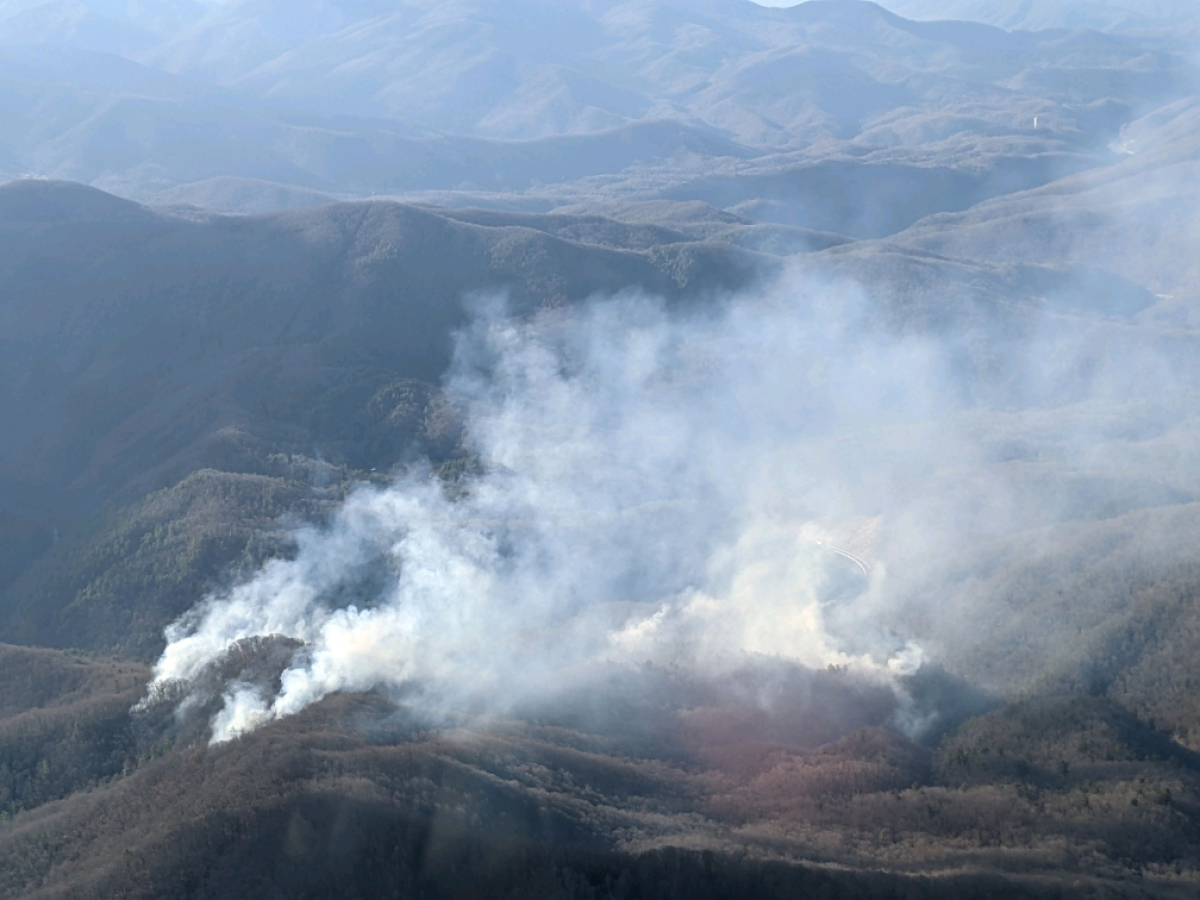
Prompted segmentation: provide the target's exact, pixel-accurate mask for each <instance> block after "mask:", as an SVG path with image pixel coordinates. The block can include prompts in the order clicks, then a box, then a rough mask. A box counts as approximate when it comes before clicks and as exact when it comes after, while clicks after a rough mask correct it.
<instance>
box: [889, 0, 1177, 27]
mask: <svg viewBox="0 0 1200 900" xmlns="http://www.w3.org/2000/svg"><path fill="white" fill-rule="evenodd" d="M883 6H886V7H887V8H888V9H890V10H891V11H892V12H895V13H897V14H898V15H902V16H907V17H909V18H911V19H919V20H930V19H962V20H966V21H971V22H983V23H985V24H988V25H995V26H996V27H998V28H1004V29H1007V30H1010V31H1012V30H1017V29H1021V30H1026V31H1040V30H1044V29H1048V28H1095V29H1099V30H1102V31H1119V30H1126V29H1130V30H1138V29H1162V28H1166V27H1170V26H1177V25H1179V24H1182V23H1188V22H1194V21H1196V19H1197V18H1200V13H1198V12H1197V9H1196V5H1195V4H1194V3H1191V2H1190V0H885V2H884V3H883Z"/></svg>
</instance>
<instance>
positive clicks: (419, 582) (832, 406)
mask: <svg viewBox="0 0 1200 900" xmlns="http://www.w3.org/2000/svg"><path fill="white" fill-rule="evenodd" d="M868 310H869V304H868V303H867V301H866V299H865V298H864V296H863V295H862V294H861V293H860V292H859V291H858V289H856V288H854V287H852V286H848V285H846V284H829V283H821V284H817V283H815V282H813V281H811V280H805V279H802V278H800V277H798V276H794V275H793V276H792V277H789V278H785V279H783V280H782V281H780V282H779V283H778V284H777V285H776V286H775V287H774V288H771V289H768V290H764V291H762V292H761V293H759V294H757V295H755V296H753V297H741V298H736V299H732V300H729V301H727V302H721V303H713V304H710V305H703V306H702V307H697V308H691V309H680V308H668V307H667V306H666V305H665V304H664V303H662V302H660V301H657V300H655V299H652V298H646V297H644V296H639V295H634V294H629V295H625V296H617V297H611V298H598V299H596V300H594V301H593V302H590V303H588V304H585V305H583V306H582V307H579V308H571V309H561V310H555V311H551V312H546V313H542V314H539V315H537V316H535V317H533V318H523V319H514V318H512V317H510V316H509V315H507V313H506V310H505V307H504V304H503V302H502V301H501V300H498V299H490V300H478V301H476V303H475V313H474V316H473V324H472V325H471V327H470V328H469V329H467V330H466V331H465V332H464V333H462V334H461V335H459V337H458V343H457V351H456V355H455V362H454V365H453V367H452V370H451V372H450V374H449V375H448V379H447V384H446V386H447V390H448V392H449V394H450V396H451V397H452V398H453V402H454V403H455V404H457V406H458V409H459V412H460V414H461V416H462V417H463V420H464V422H465V424H466V434H467V442H468V449H469V450H470V451H471V453H473V454H474V455H475V457H476V458H477V459H478V469H479V473H478V475H477V476H476V477H474V478H472V479H471V480H469V482H468V483H467V484H466V489H465V491H463V492H461V493H459V492H456V491H451V490H448V489H447V488H446V486H444V485H443V484H442V483H441V482H440V481H439V480H438V479H437V478H436V477H434V475H433V474H432V473H431V471H429V469H428V468H422V467H419V466H418V467H413V468H410V469H409V470H407V471H405V472H404V473H403V474H401V475H400V476H399V477H398V478H397V479H396V481H395V483H394V484H393V485H392V486H390V487H388V488H386V489H379V488H374V487H363V488H361V489H360V490H358V491H356V492H355V493H353V494H352V495H351V496H350V497H349V499H348V500H347V501H346V503H345V505H344V507H343V508H342V509H341V510H340V512H339V513H338V514H337V516H336V518H335V519H334V521H333V522H332V524H330V525H329V526H328V527H324V528H316V527H310V528H307V529H305V530H303V531H301V532H300V533H299V534H298V536H297V541H298V552H297V553H296V554H295V557H294V558H292V559H286V560H284V559H280V560H275V561H272V562H270V563H268V564H267V565H266V566H265V567H264V568H263V569H262V570H261V572H259V573H258V575H257V576H256V577H254V578H253V579H252V580H250V581H248V582H246V583H244V584H240V585H238V586H236V587H234V588H233V589H232V590H229V591H227V592H223V593H220V594H216V595H213V596H210V597H209V598H207V599H206V600H205V601H204V602H203V603H202V604H200V605H199V606H198V607H197V608H196V609H195V610H193V611H192V612H191V613H189V614H188V615H187V616H185V617H184V618H182V619H181V620H180V621H178V622H176V623H175V624H174V625H173V626H172V627H171V628H170V629H169V630H168V634H167V637H168V647H167V649H166V651H165V652H164V654H163V656H162V658H161V660H160V661H159V663H158V667H157V670H156V674H157V681H156V688H155V690H156V691H158V692H159V693H162V692H163V691H166V690H167V689H168V688H169V687H170V688H173V690H175V691H179V690H182V691H183V692H184V693H186V692H187V690H188V689H189V688H188V686H189V685H194V684H197V683H199V682H200V681H202V680H203V678H204V677H205V673H206V672H211V671H212V669H213V667H214V666H217V665H218V664H219V661H220V660H221V658H222V655H223V654H225V653H226V652H228V651H229V650H230V648H231V647H234V646H235V645H237V643H238V642H239V641H245V640H246V639H249V638H255V637H268V636H282V637H284V638H288V639H292V640H294V641H298V642H301V644H302V646H301V647H300V649H298V650H297V651H296V653H295V654H294V655H293V656H292V658H291V662H290V664H289V665H288V666H287V668H286V669H285V671H284V672H283V674H282V677H281V678H280V679H279V680H278V682H277V688H271V687H264V685H263V684H262V683H249V682H244V681H243V682H238V681H235V682H234V683H232V684H227V685H225V686H224V688H223V691H224V697H223V704H222V708H221V710H220V711H219V713H218V714H217V715H216V717H215V718H214V720H213V722H212V733H213V740H214V741H223V740H227V739H230V738H232V737H235V736H236V735H238V734H240V733H243V732H245V731H247V730H250V729H253V728H255V727H256V726H258V725H259V724H261V723H263V722H266V721H269V720H271V719H275V718H279V717H282V716H287V715H290V714H293V713H296V712H298V711H299V710H301V709H303V708H304V707H306V706H307V705H309V704H311V703H313V702H315V701H317V700H319V699H321V698H322V697H324V696H326V695H328V694H330V693H331V692H336V691H357V690H366V689H371V688H383V689H386V690H390V691H393V692H396V693H397V694H398V695H401V696H403V698H404V701H405V703H407V704H408V705H409V706H410V707H412V708H413V709H416V710H419V711H421V712H422V713H424V714H426V715H430V716H434V717H437V716H443V715H447V714H454V715H457V716H468V717H469V716H472V715H477V714H479V715H489V714H504V713H510V712H512V711H513V710H516V709H518V708H528V707H529V706H530V705H531V704H532V705H537V704H547V703H553V701H554V699H555V697H558V696H563V695H565V694H566V693H568V692H576V693H577V692H579V691H581V690H585V691H586V690H587V689H588V686H589V685H593V684H596V683H598V682H599V681H600V680H601V679H602V678H603V677H604V674H605V673H611V672H613V671H636V670H637V669H638V668H639V667H643V666H645V665H647V664H650V665H652V666H657V667H660V668H663V667H665V668H667V669H669V670H671V671H676V672H683V673H686V674H688V675H694V676H695V677H699V678H719V677H721V676H723V675H728V674H729V673H733V672H736V671H744V669H745V667H746V666H753V665H755V664H756V663H765V662H779V661H783V662H785V663H790V664H795V665H799V666H803V667H807V668H809V669H824V668H826V667H829V666H834V667H838V668H839V669H842V670H845V671H848V672H851V673H855V674H856V676H857V677H860V678H862V679H864V680H865V681H867V682H874V683H877V684H883V685H890V686H892V689H893V690H894V691H896V692H897V695H898V696H899V698H900V701H899V702H900V705H901V706H903V700H904V697H903V695H904V689H903V687H902V686H901V682H900V680H899V679H900V678H901V676H907V675H909V674H911V673H912V672H914V671H915V670H916V669H917V668H919V666H920V665H921V663H922V660H923V656H924V654H923V651H922V649H921V647H920V646H919V645H918V643H916V642H913V641H912V640H909V639H907V638H906V637H904V636H902V635H899V634H897V633H896V632H895V631H892V630H889V628H888V627H886V626H885V623H886V622H889V621H894V620H895V619H896V617H895V615H893V614H892V612H893V611H892V610H890V609H889V604H892V603H893V602H894V598H895V597H897V596H899V593H898V592H897V591H896V590H894V589H892V587H890V585H889V574H888V570H889V566H890V565H894V564H895V562H896V561H905V560H907V561H909V562H912V561H914V560H915V561H917V562H918V565H919V566H921V565H925V566H926V567H927V564H928V563H929V562H930V561H931V560H935V559H936V558H937V557H938V556H939V555H942V556H944V555H946V550H947V548H948V547H952V546H953V545H954V543H955V541H956V540H957V536H959V535H975V534H979V533H984V532H992V533H1002V532H1005V531H1010V530H1013V529H1015V528H1018V527H1021V526H1022V525H1023V524H1028V523H1029V522H1031V521H1039V517H1041V518H1042V519H1045V517H1046V516H1053V515H1055V513H1054V511H1053V510H1049V509H1048V507H1049V505H1052V502H1051V501H1049V500H1048V501H1046V502H1045V503H1041V504H1038V503H1036V502H1035V503H1033V504H1032V506H1031V505H1030V497H1029V492H1028V491H1025V492H1024V493H1023V490H1024V489H1023V488H1022V487H1021V486H1020V485H1019V484H1016V483H1015V482H1014V481H1013V479H1012V477H1011V475H1006V474H1004V472H1005V470H1003V469H1001V470H997V469H996V468H995V467H994V466H989V462H988V454H989V453H990V452H992V451H991V450H990V449H989V448H990V447H991V446H992V444H993V443H994V441H993V440H992V437H993V436H991V435H990V430H994V429H995V428H996V427H1002V428H1003V427H1008V428H1009V431H1010V435H1009V436H1010V438H1011V436H1012V435H1020V434H1022V433H1028V432H1030V430H1031V426H1029V425H1028V423H1026V424H1024V425H1021V426H1020V427H1016V426H1013V425H1012V423H1011V422H1010V423H1009V425H1007V426H1006V425H1004V424H1003V423H1004V421H1005V420H1003V419H987V420H982V419H980V417H979V416H980V409H982V408H983V407H982V406H981V404H980V401H979V400H978V397H974V398H973V397H972V395H971V392H970V391H965V390H964V383H967V382H969V381H970V378H969V377H966V376H964V373H963V372H962V371H961V368H960V366H961V353H960V348H956V346H955V345H954V342H945V341H942V342H939V341H937V340H934V339H932V338H928V337H921V336H910V337H896V336H894V335H888V334H885V333H883V332H880V331H878V330H876V329H874V328H872V327H871V326H870V325H869V322H870V321H871V317H870V316H869V315H868V314H867V313H868ZM1032 340H1034V342H1035V343H1037V342H1038V341H1040V344H1037V345H1038V346H1042V347H1053V348H1056V349H1055V353H1056V354H1057V355H1056V356H1055V357H1054V358H1053V364H1051V363H1048V362H1047V361H1046V357H1045V354H1043V353H1040V352H1035V351H1034V350H1030V353H1029V357H1028V359H1029V360H1031V362H1030V363H1029V365H1027V366H1026V367H1025V371H1024V373H1023V375H1022V378H1019V379H1016V380H1013V379H1012V378H1010V377H1009V376H1010V375H1011V373H1008V374H1005V375H1004V376H1003V377H1001V378H998V379H996V384H999V383H1001V382H1003V383H1005V384H1008V385H1009V387H1008V388H1007V390H1008V391H1009V395H1008V396H1010V399H1011V398H1012V397H1017V406H1018V407H1025V406H1028V405H1029V404H1030V403H1031V402H1033V401H1039V402H1043V403H1046V402H1048V399H1047V398H1049V397H1050V396H1051V395H1054V396H1066V397H1067V400H1068V401H1069V402H1070V403H1082V404H1083V405H1082V406H1081V407H1079V408H1081V409H1083V410H1084V411H1085V415H1084V416H1083V418H1084V419H1085V420H1087V421H1093V420H1094V418H1095V417H1094V416H1091V414H1090V413H1087V410H1088V409H1090V408H1091V407H1089V406H1088V403H1090V402H1092V400H1091V399H1089V398H1092V396H1093V393H1094V391H1092V390H1091V388H1089V387H1087V384H1091V383H1093V382H1095V383H1099V384H1108V382H1109V381H1111V379H1107V378H1105V377H1102V376H1103V373H1099V374H1098V373H1097V372H1095V371H1093V372H1092V373H1091V376H1090V378H1091V381H1089V382H1087V384H1085V383H1084V381H1081V380H1080V378H1079V376H1078V374H1077V373H1075V374H1072V373H1074V372H1075V369H1077V368H1078V367H1079V366H1080V365H1084V368H1087V365H1086V364H1087V362H1088V360H1089V359H1091V357H1090V356H1088V354H1087V353H1085V352H1084V351H1083V350H1081V349H1079V347H1076V348H1075V349H1074V350H1073V351H1071V352H1069V353H1068V352H1067V351H1066V350H1064V349H1063V347H1062V346H1061V343H1062V338H1061V335H1060V334H1057V333H1054V334H1048V335H1041V336H1038V335H1035V336H1034V338H1033V339H1032ZM1031 346H1032V345H1031ZM1089 346H1090V345H1089ZM1081 354H1082V355H1081ZM1081 359H1082V360H1083V363H1081V362H1080V360H1081ZM1032 360H1036V361H1037V364H1036V365H1035V364H1034V363H1033V362H1032ZM1155 364H1156V365H1157V362H1155ZM1073 367H1074V368H1073ZM1093 369H1094V366H1093ZM996 384H993V385H991V386H990V387H989V388H988V391H991V392H992V393H993V394H994V393H995V392H996V391H997V390H999V388H997V387H996ZM1080 385H1084V386H1083V387H1080ZM985 393H987V392H986V391H985ZM1078 393H1082V399H1080V397H1075V396H1074V394H1078ZM1023 394H1024V395H1028V396H1020V395H1023ZM1032 394H1036V395H1037V396H1036V397H1032ZM1031 397H1032V399H1031ZM993 399H995V398H994V397H993ZM1013 415H1015V413H1014V414H1013ZM1029 415H1032V416H1034V419H1035V420H1036V421H1035V425H1034V426H1032V433H1034V434H1035V437H1037V436H1038V435H1039V434H1040V435H1041V437H1042V438H1045V434H1044V433H1040V432H1037V428H1038V427H1040V428H1042V429H1043V432H1051V431H1052V432H1054V435H1055V437H1054V441H1055V442H1056V443H1055V446H1056V447H1058V448H1059V451H1061V452H1062V453H1067V454H1070V453H1071V452H1072V451H1071V448H1070V442H1069V441H1067V442H1066V443H1064V442H1063V439H1062V435H1063V434H1064V433H1066V432H1069V431H1070V429H1071V427H1072V426H1067V425H1064V424H1063V421H1064V420H1062V415H1063V413H1062V409H1061V408H1060V409H1059V410H1058V411H1057V412H1056V413H1055V414H1054V415H1056V416H1058V417H1059V419H1058V420H1057V421H1056V423H1055V424H1054V425H1052V426H1050V425H1046V423H1045V422H1044V421H1042V420H1041V419H1037V416H1038V415H1039V413H1037V412H1036V411H1035V412H1033V413H1030V414H1029ZM1041 415H1045V414H1044V413H1042V414H1041ZM1089 416H1091V418H1089ZM1068 418H1069V416H1068ZM997 422H1000V423H1001V424H1000V426H997V425H996V423H997ZM1037 422H1041V423H1042V424H1041V425H1037V424H1036V423H1037ZM981 423H983V424H981ZM1010 426H1011V427H1010ZM1022 429H1024V431H1022ZM1045 441H1047V442H1048V441H1050V439H1049V438H1045ZM1093 443H1094V442H1093ZM1092 445H1093V444H1092V443H1089V444H1088V446H1092ZM1035 488H1036V485H1035ZM1034 493H1036V490H1035V491H1034ZM881 522H882V523H884V525H885V527H884V528H883V529H882V531H881ZM899 583H903V579H899ZM185 702H186V701H185ZM910 724H911V723H910Z"/></svg>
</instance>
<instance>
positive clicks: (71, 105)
mask: <svg viewBox="0 0 1200 900" xmlns="http://www.w3.org/2000/svg"><path fill="white" fill-rule="evenodd" d="M548 34H553V35H554V37H553V39H550V40H545V39H543V37H544V36H545V35H548ZM1190 65H1191V63H1190V61H1189V60H1188V59H1187V58H1186V55H1185V54H1184V55H1181V52H1180V48H1179V46H1178V45H1177V44H1175V43H1172V40H1171V39H1170V38H1169V37H1167V36H1163V35H1161V34H1145V35H1141V36H1138V37H1129V36H1118V35H1115V34H1108V35H1104V36H1101V35H1100V34H1097V33H1094V32H1087V31H1074V32H1063V31H1057V32H1045V33H1024V32H1022V33H1008V32H1005V31H1002V30H1000V29H996V28H991V27H987V26H983V25H978V24H967V23H957V24H954V23H931V22H930V23H917V22H911V21H908V20H905V19H902V18H900V17H898V16H896V15H893V14H892V13H889V12H886V11H885V10H883V9H882V8H881V7H879V6H876V5H874V4H871V3H865V2H858V0H817V2H812V3H806V4H802V5H800V6H797V7H794V8H791V9H768V8H764V7H761V6H757V5H755V4H753V3H749V2H747V0H721V2H710V3H706V4H700V5H697V4H693V3H676V4H672V3H669V2H660V3H657V4H651V5H645V4H635V3H619V2H612V3H605V4H593V3H582V2H580V3H573V4H571V3H569V4H561V3H548V4H540V3H537V2H534V0H523V3H521V4H517V5H513V4H510V3H494V4H488V3H474V4H472V3H467V2H453V3H422V2H409V3H404V4H400V5H396V4H371V3H361V4H337V5H329V4H300V5H297V4H294V3H286V4H283V3H271V2H266V0H254V2H250V0H244V2H234V3H225V4H216V5H211V6H199V5H196V4H187V3H181V4H179V5H177V6H170V7H163V8H162V10H160V11H158V12H156V13H154V14H151V13H150V12H148V11H147V10H146V9H142V8H141V7H129V8H128V9H126V8H125V7H122V6H120V5H118V4H112V5H105V4H100V3H94V4H91V5H87V4H82V3H76V4H56V3H45V4H38V3H21V4H14V3H10V4H6V5H4V6H3V7H0V73H2V74H3V75H4V81H3V84H2V85H0V95H2V96H0V100H3V103H4V104H5V106H6V107H7V108H8V109H9V111H10V112H9V115H8V116H7V117H6V118H5V120H4V121H3V122H2V123H0V172H7V174H8V175H9V177H19V176H22V175H27V174H31V175H39V176H44V177H51V178H70V179H75V180H81V181H84V182H87V183H91V184H95V185H97V186H100V187H103V188H105V189H107V190H112V191H116V192H117V193H120V194H123V195H125V196H130V197H133V198H136V199H141V200H148V201H155V202H158V201H173V200H178V199H180V198H184V197H190V198H191V199H192V200H193V201H203V200H204V198H205V197H207V196H213V195H211V193H210V190H209V188H207V187H203V186H201V187H198V188H196V189H194V190H193V189H190V188H188V189H184V188H183V186H184V185H188V184H210V183H211V181H212V179H219V178H235V179H242V181H240V182H238V184H239V188H238V190H237V191H236V192H233V193H230V192H228V191H227V192H224V193H222V194H221V195H220V198H219V199H217V198H216V197H214V201H213V202H220V203H222V204H224V206H223V207H222V208H225V209H234V208H235V207H234V206H231V205H230V204H241V205H240V206H238V207H237V208H240V209H244V210H247V211H250V210H258V209H264V208H268V207H269V206H270V204H271V202H272V200H271V197H273V196H276V193H275V192H277V190H278V188H277V187H275V186H276V185H290V186H293V187H296V188H300V189H303V190H304V191H316V192H318V193H322V194H328V195H333V196H339V197H340V196H369V195H371V194H381V193H386V194H404V195H411V194H413V192H421V191H436V192H438V195H437V197H436V199H437V200H438V201H439V202H443V203H447V202H448V203H454V204H456V205H460V204H463V203H471V204H478V203H480V202H487V203H489V204H490V205H501V206H507V207H510V208H529V207H530V205H531V204H532V205H533V207H535V208H541V209H550V208H553V207H555V206H558V205H562V204H569V203H577V202H579V199H580V198H581V197H587V198H598V197H600V196H607V197H608V198H609V199H619V198H621V197H628V198H636V199H650V198H653V197H672V198H681V197H683V198H696V199H700V200H704V201H706V202H710V203H713V202H716V203H718V204H719V205H736V204H737V203H741V202H744V201H747V200H755V199H758V194H757V192H758V191H760V190H761V184H760V183H757V182H756V183H751V184H748V185H746V186H744V187H740V188H737V189H735V190H733V191H730V190H728V189H722V190H719V191H715V192H711V193H708V192H707V190H708V188H707V187H706V186H705V185H704V184H702V183H701V182H700V181H698V180H697V178H696V176H697V175H698V174H701V175H703V176H704V177H705V178H709V177H712V176H714V175H715V176H719V177H720V178H723V179H726V181H727V180H728V178H730V177H733V178H735V179H740V178H742V177H743V175H744V174H745V173H746V171H747V168H746V165H745V162H746V161H748V160H755V161H754V162H753V163H752V165H751V166H750V174H749V176H748V177H750V178H751V179H752V181H753V180H754V179H758V181H759V182H761V176H762V175H763V174H764V173H766V172H775V173H778V175H779V176H780V177H781V178H782V179H783V180H784V181H787V180H789V177H790V176H788V174H787V173H788V172H790V171H792V170H795V169H797V168H801V169H802V168H803V167H804V166H806V165H810V164H812V163H813V162H816V161H820V160H829V159H839V160H853V161H858V162H866V163H872V162H877V161H878V162H885V163H889V164H892V163H899V164H902V165H914V166H917V167H928V166H940V167H943V168H948V169H953V170H954V171H955V173H957V174H955V175H954V176H952V177H955V178H956V177H963V178H967V179H968V180H970V179H978V178H990V177H991V173H992V171H993V169H995V170H996V171H997V172H999V173H1006V174H1001V175H1000V177H1001V178H1002V179H1004V180H1005V186H1004V189H1005V190H1011V189H1014V188H1019V187H1032V186H1034V185H1036V184H1040V183H1042V182H1043V181H1045V180H1046V179H1047V178H1048V177H1053V176H1055V175H1060V174H1064V173H1066V172H1068V171H1071V170H1074V169H1078V168H1080V167H1084V166H1088V165H1093V164H1095V163H1096V162H1098V161H1102V160H1103V158H1104V154H1105V153H1106V151H1105V145H1106V143H1107V142H1108V141H1109V140H1110V139H1111V138H1112V136H1113V135H1115V133H1116V131H1117V129H1118V128H1119V127H1120V126H1121V125H1122V124H1124V123H1125V122H1127V121H1128V120H1130V119H1131V118H1133V117H1136V115H1138V114H1139V113H1142V112H1145V111H1147V110H1148V108H1150V107H1151V106H1153V105H1154V104H1156V103H1157V102H1159V101H1161V100H1163V99H1166V98H1170V97H1172V96H1174V95H1176V94H1177V93H1178V92H1180V91H1181V90H1185V89H1186V85H1187V84H1188V83H1189V82H1188V79H1189V78H1190V77H1191V76H1190V75H1189V72H1190V71H1191V69H1190ZM1035 122H1036V127H1035ZM668 123H669V124H668ZM1031 159H1036V160H1040V161H1041V162H1040V163H1039V164H1037V165H1034V166H1033V167H1032V168H1029V167H1028V166H1027V165H1026V163H1025V162H1024V161H1027V160H1031ZM1018 161H1021V162H1018ZM1022 167H1024V168H1023V171H1022V174H1020V175H1018V176H1017V177H1016V181H1015V182H1014V181H1013V180H1012V178H1013V174H1014V173H1015V172H1016V171H1017V170H1018V169H1022ZM868 171H869V170H868ZM246 179H249V181H246ZM778 180H779V179H778V178H776V181H778ZM258 181H263V182H268V184H265V185H263V186H262V188H261V190H257V189H254V187H253V184H252V182H258ZM683 184H690V185H691V187H690V188H682V189H681V188H680V185H683ZM800 189H801V190H803V188H800ZM681 191H682V193H681ZM456 192H457V193H459V194H461V199H457V200H456V199H455V197H454V194H455V193H456ZM482 195H487V198H488V199H486V200H484V199H481V197H482ZM986 195H987V192H986V191H985V192H984V194H982V195H980V194H975V195H974V196H975V197H977V198H979V197H981V196H986ZM300 196H303V194H299V195H294V196H293V199H291V200H288V201H282V200H281V201H280V202H287V203H294V202H298V201H297V200H296V198H297V197H300ZM951 208H953V207H951ZM931 211H936V210H934V209H932V208H926V209H925V210H924V211H923V212H922V213H921V214H923V213H924V212H931ZM764 215H766V217H767V218H771V219H774V220H777V221H788V222H792V223H795V224H800V225H804V226H808V227H817V228H834V229H836V228H837V227H839V226H838V223H837V222H835V221H816V220H813V219H811V217H809V218H804V217H800V218H799V219H797V218H796V217H794V216H793V217H791V218H789V217H787V216H781V215H780V214H778V213H777V212H776V213H769V212H768V213H764ZM917 217H919V216H917ZM910 221H911V219H910ZM900 224H901V225H903V224H907V223H904V222H902V223H900ZM889 227H890V226H889Z"/></svg>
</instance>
